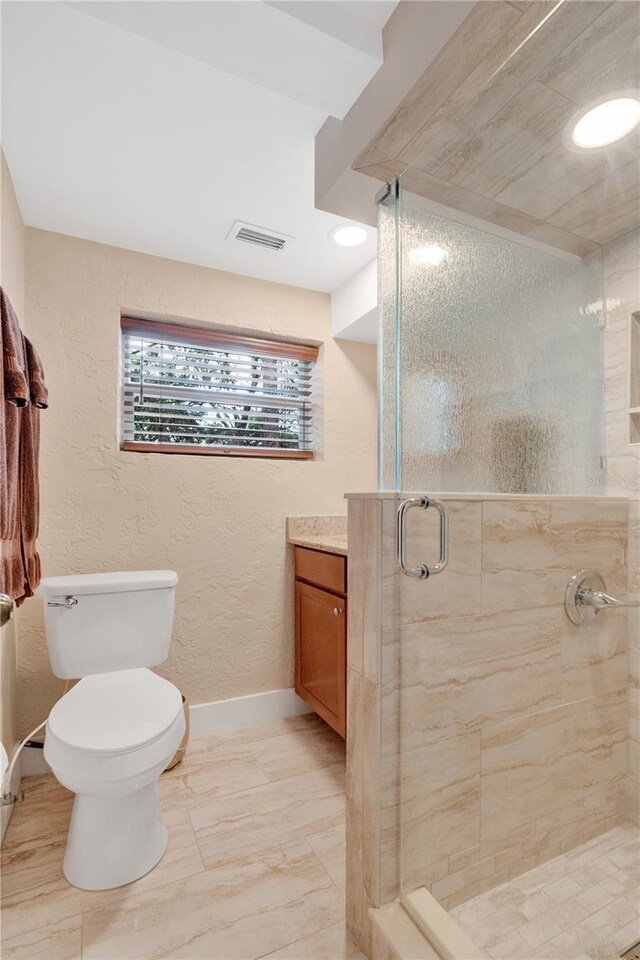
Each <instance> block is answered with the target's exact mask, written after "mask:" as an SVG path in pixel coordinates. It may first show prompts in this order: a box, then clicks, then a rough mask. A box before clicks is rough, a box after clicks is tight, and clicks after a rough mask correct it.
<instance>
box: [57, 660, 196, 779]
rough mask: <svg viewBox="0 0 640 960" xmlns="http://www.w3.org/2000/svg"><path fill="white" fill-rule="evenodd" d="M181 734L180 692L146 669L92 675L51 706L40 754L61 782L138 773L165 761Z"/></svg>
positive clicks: (123, 777)
mask: <svg viewBox="0 0 640 960" xmlns="http://www.w3.org/2000/svg"><path fill="white" fill-rule="evenodd" d="M183 732H184V713H183V708H182V696H181V694H180V691H179V690H178V689H177V688H176V687H174V685H173V684H172V683H170V682H169V681H168V680H164V679H163V678H162V677H159V676H158V675H157V674H155V673H153V672H152V671H151V670H147V669H145V668H140V669H134V670H120V671H115V672H110V673H101V674H93V675H91V676H88V677H84V678H83V679H82V680H80V681H79V682H78V683H77V684H76V685H75V686H74V687H73V688H72V689H71V690H70V691H69V692H68V693H66V694H65V695H64V696H63V697H62V698H61V699H60V700H59V701H58V702H57V703H56V704H55V706H54V707H53V709H52V711H51V713H50V715H49V719H48V721H47V735H46V739H45V751H44V752H45V758H46V760H47V762H48V763H49V764H50V766H51V767H52V769H53V770H54V772H55V773H56V774H59V775H60V776H61V777H62V779H63V782H64V779H67V780H74V781H76V780H81V781H85V782H86V781H94V782H103V783H104V782H105V781H113V780H124V779H127V778H130V777H135V776H138V775H140V774H142V773H144V772H145V771H147V770H149V769H150V768H152V767H153V766H155V765H156V764H158V763H163V762H167V761H168V759H170V757H171V755H172V752H173V751H175V749H177V747H178V745H179V743H180V740H181V739H182V735H183Z"/></svg>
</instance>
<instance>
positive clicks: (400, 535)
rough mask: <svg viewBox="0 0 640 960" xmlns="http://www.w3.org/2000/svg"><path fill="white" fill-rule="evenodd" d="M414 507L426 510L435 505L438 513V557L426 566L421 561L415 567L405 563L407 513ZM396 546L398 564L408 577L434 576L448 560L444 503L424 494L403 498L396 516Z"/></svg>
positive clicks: (446, 521)
mask: <svg viewBox="0 0 640 960" xmlns="http://www.w3.org/2000/svg"><path fill="white" fill-rule="evenodd" d="M414 507H419V508H420V509H422V510H428V509H429V507H435V509H436V510H437V511H438V513H439V514H440V558H439V560H438V561H437V563H434V564H433V565H432V566H427V564H426V563H421V564H419V565H418V566H417V567H411V566H409V564H408V563H407V514H408V512H409V510H412V509H413V508H414ZM396 548H397V554H398V566H399V567H400V569H401V570H402V572H403V573H405V574H406V575H407V576H408V577H415V578H416V579H417V580H426V579H427V577H434V576H436V574H438V573H442V571H443V570H444V569H445V567H446V566H447V563H448V562H449V514H448V513H447V508H446V507H445V505H444V503H441V502H440V501H439V500H431V498H430V497H428V496H427V495H426V494H424V495H423V496H421V497H412V498H410V499H409V500H403V501H402V503H401V504H400V505H399V506H398V514H397V517H396Z"/></svg>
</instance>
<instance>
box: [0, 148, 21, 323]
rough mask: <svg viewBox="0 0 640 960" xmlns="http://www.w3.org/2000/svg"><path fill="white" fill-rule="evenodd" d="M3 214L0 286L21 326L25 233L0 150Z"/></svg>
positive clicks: (0, 245) (0, 229)
mask: <svg viewBox="0 0 640 960" xmlns="http://www.w3.org/2000/svg"><path fill="white" fill-rule="evenodd" d="M0 164H1V166H0V181H1V183H0V186H1V190H2V211H1V217H0V220H1V227H0V281H1V283H0V285H1V286H2V289H3V290H5V291H6V293H7V296H8V297H9V299H10V300H11V303H12V304H13V308H14V310H15V311H16V313H17V315H18V318H19V320H20V322H21V323H22V324H24V243H25V229H24V224H23V222H22V215H21V213H20V207H19V206H18V200H17V197H16V192H15V189H14V186H13V180H12V179H11V173H10V171H9V167H8V166H7V161H6V159H5V156H4V153H2V151H1V150H0Z"/></svg>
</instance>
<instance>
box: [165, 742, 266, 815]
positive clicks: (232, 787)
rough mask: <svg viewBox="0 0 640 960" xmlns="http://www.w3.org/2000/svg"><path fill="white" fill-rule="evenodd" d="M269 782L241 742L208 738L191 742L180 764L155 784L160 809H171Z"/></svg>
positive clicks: (249, 751) (251, 754)
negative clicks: (158, 795) (156, 785)
mask: <svg viewBox="0 0 640 960" xmlns="http://www.w3.org/2000/svg"><path fill="white" fill-rule="evenodd" d="M267 742H268V741H267ZM268 780H269V778H268V777H267V775H266V773H265V772H264V770H263V769H262V767H261V766H260V764H259V763H258V761H257V760H256V758H255V757H254V755H253V752H252V751H251V749H250V747H249V746H248V744H246V743H245V742H244V741H243V740H241V739H240V738H237V737H228V738H225V737H223V736H217V737H207V738H206V739H202V740H194V741H192V742H191V743H190V744H189V748H188V751H187V755H186V757H185V759H184V760H183V761H182V763H181V764H179V765H178V766H177V767H174V768H173V770H168V771H167V772H166V773H163V774H162V776H161V777H160V780H159V782H158V787H159V794H160V804H161V807H162V809H163V810H170V809H174V808H175V807H180V806H184V805H185V804H186V805H189V804H194V803H202V802H204V801H206V800H212V799H214V798H215V797H223V796H227V795H228V794H231V793H238V792H239V791H240V790H246V789H248V788H249V787H256V786H258V785H259V784H261V783H268Z"/></svg>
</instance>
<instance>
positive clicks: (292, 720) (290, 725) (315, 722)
mask: <svg viewBox="0 0 640 960" xmlns="http://www.w3.org/2000/svg"><path fill="white" fill-rule="evenodd" d="M330 729H331V728H330V727H328V726H327V724H326V723H325V722H324V720H322V719H321V718H320V717H319V716H318V714H317V713H303V714H301V715H300V716H298V717H287V718H286V719H285V720H273V721H272V722H271V723H258V724H256V725H255V726H251V727H241V728H240V729H239V730H234V731H232V732H230V733H224V734H220V737H223V738H228V737H234V738H235V739H237V740H244V741H248V742H251V743H254V742H255V741H256V740H268V739H270V738H271V737H281V736H283V735H284V734H287V733H293V732H294V731H296V730H301V731H308V730H324V731H327V730H330Z"/></svg>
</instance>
